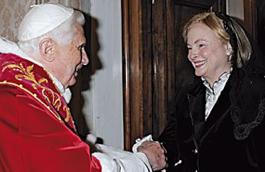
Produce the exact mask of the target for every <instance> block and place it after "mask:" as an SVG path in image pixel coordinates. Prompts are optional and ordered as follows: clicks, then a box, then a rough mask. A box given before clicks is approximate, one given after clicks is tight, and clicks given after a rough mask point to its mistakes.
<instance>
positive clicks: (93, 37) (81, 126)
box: [69, 13, 103, 142]
mask: <svg viewBox="0 0 265 172" xmlns="http://www.w3.org/2000/svg"><path fill="white" fill-rule="evenodd" d="M83 14H84V13H83ZM84 15H85V18H86V23H85V25H84V31H85V36H86V41H87V42H86V52H87V55H88V58H89V64H88V65H87V66H83V68H82V69H81V71H80V73H79V75H78V78H77V82H76V84H75V85H74V86H72V87H71V90H72V100H71V102H70V104H69V106H70V109H71V112H72V115H73V118H74V121H75V125H76V127H77V130H78V133H79V135H80V137H81V138H82V139H85V137H86V135H87V134H88V133H90V128H89V126H88V125H87V122H86V119H85V114H84V113H83V111H82V109H83V106H84V97H83V96H82V94H81V92H82V91H86V90H90V89H91V85H90V84H91V77H92V76H93V75H94V74H95V73H96V71H98V70H100V69H102V68H103V67H102V63H101V61H100V59H99V56H98V52H99V50H100V45H99V40H98V34H97V28H98V21H97V19H96V18H93V17H92V16H90V15H88V14H84ZM100 142H101V141H100Z"/></svg>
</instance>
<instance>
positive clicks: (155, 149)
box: [137, 141, 167, 171]
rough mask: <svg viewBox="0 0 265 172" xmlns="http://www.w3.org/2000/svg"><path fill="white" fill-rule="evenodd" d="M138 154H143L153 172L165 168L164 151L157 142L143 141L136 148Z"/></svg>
mask: <svg viewBox="0 0 265 172" xmlns="http://www.w3.org/2000/svg"><path fill="white" fill-rule="evenodd" d="M137 151H138V152H142V153H144V154H145V155H146V156H147V158H148V160H149V163H150V164H151V166H152V169H153V170H154V171H157V170H161V169H164V168H166V167H167V158H166V156H165V153H166V150H165V149H164V147H163V146H162V145H161V144H160V143H159V142H157V141H144V142H143V143H142V144H141V145H140V146H138V148H137Z"/></svg>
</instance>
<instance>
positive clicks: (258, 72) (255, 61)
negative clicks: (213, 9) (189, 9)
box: [215, 13, 265, 140]
mask: <svg viewBox="0 0 265 172" xmlns="http://www.w3.org/2000/svg"><path fill="white" fill-rule="evenodd" d="M215 14H216V16H217V17H218V18H219V19H221V20H222V21H223V22H222V23H223V27H224V29H225V30H226V31H227V33H228V34H229V35H230V44H231V46H232V48H233V53H232V59H231V60H232V67H233V72H232V74H231V79H230V83H231V86H232V89H231V92H230V101H231V105H232V106H231V112H232V113H231V118H232V120H233V122H234V136H235V138H236V139H237V140H244V139H246V138H247V137H248V136H249V134H250V133H251V131H252V130H253V129H254V128H255V127H257V126H258V125H259V124H260V123H261V122H262V121H263V118H264V115H265V56H264V54H263V53H262V52H261V50H260V49H259V47H258V46H257V44H256V43H255V42H254V41H253V40H252V38H251V36H250V35H249V34H248V33H247V32H246V31H245V29H244V28H243V27H242V26H241V25H240V24H239V23H238V22H237V21H236V20H235V19H234V18H232V17H230V16H228V15H226V14H223V13H215Z"/></svg>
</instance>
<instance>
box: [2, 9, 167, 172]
mask: <svg viewBox="0 0 265 172" xmlns="http://www.w3.org/2000/svg"><path fill="white" fill-rule="evenodd" d="M84 23H85V19H84V16H83V14H82V13H80V12H78V11H75V10H73V9H72V8H68V7H65V6H63V5H60V4H42V5H35V6H33V7H32V8H31V10H30V11H29V12H28V13H27V14H26V16H25V17H24V19H23V20H22V22H21V25H20V28H19V33H18V40H19V42H18V43H17V44H16V43H13V42H11V41H8V40H6V39H4V38H1V39H0V53H1V54H0V69H1V70H0V96H1V99H0V104H1V105H0V111H1V115H0V136H1V142H0V171H7V172H9V171H10V172H11V171H12V172H50V171H62V172H73V171H78V172H100V171H134V172H135V171H152V167H151V164H152V166H154V165H155V164H156V163H160V162H162V163H165V162H164V160H163V158H162V160H161V159H159V158H157V159H150V163H151V164H149V162H148V158H147V157H148V156H150V155H148V154H147V155H145V154H144V153H141V152H140V153H131V152H126V151H122V150H118V149H115V148H111V147H108V146H104V145H97V147H98V148H99V149H100V150H101V152H103V153H99V152H98V153H95V154H93V155H91V154H90V147H89V146H88V144H87V143H85V142H83V141H82V140H81V139H80V138H79V136H78V134H77V131H76V127H75V125H74V122H73V119H72V116H71V112H70V110H69V108H68V105H67V103H68V102H69V101H70V98H71V92H70V90H69V88H68V87H69V86H71V85H73V84H75V82H76V77H77V75H78V70H80V69H81V68H82V65H87V64H88V62H89V60H88V57H87V54H86V52H85V50H84V47H85V44H86V39H85V36H84V31H83V27H82V25H83V24H84ZM151 149H153V150H154V152H158V151H161V155H162V157H163V151H162V150H160V149H159V146H158V145H157V146H156V145H153V146H152V147H151ZM151 152H152V151H151ZM150 157H153V156H150ZM132 164H133V165H132Z"/></svg>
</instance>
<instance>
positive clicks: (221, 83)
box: [201, 69, 232, 120]
mask: <svg viewBox="0 0 265 172" xmlns="http://www.w3.org/2000/svg"><path fill="white" fill-rule="evenodd" d="M231 71H232V69H231ZM230 74H231V72H230V73H227V72H225V73H223V74H222V75H221V76H220V77H219V79H218V81H216V82H215V83H214V84H213V87H212V88H211V87H210V84H209V83H208V82H207V81H206V79H205V78H203V77H201V79H202V81H203V84H204V86H205V87H206V95H205V99H206V104H205V120H207V118H208V117H209V115H210V113H211V111H212V109H213V107H214V105H215V103H216V102H217V100H218V98H219V96H220V94H221V92H222V91H223V89H224V87H225V84H226V82H227V81H228V78H229V77H230Z"/></svg>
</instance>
